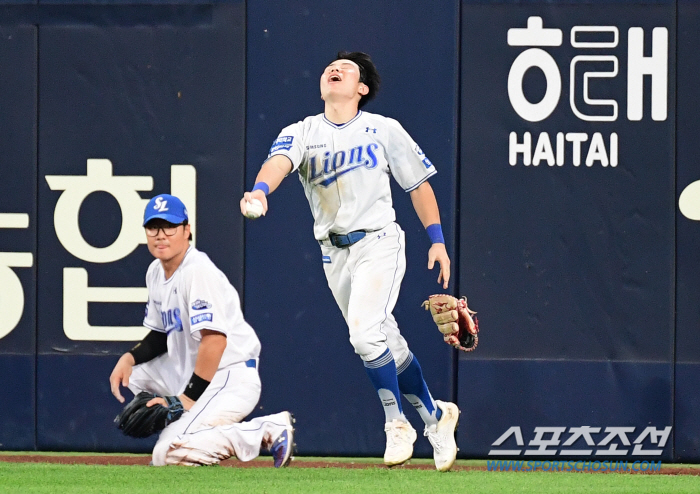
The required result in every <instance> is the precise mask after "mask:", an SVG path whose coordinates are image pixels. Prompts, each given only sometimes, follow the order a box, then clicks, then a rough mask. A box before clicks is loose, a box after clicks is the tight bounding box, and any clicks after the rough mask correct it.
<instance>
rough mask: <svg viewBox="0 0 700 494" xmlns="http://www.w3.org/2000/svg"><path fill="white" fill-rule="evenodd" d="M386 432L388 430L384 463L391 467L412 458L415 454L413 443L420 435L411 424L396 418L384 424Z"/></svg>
mask: <svg viewBox="0 0 700 494" xmlns="http://www.w3.org/2000/svg"><path fill="white" fill-rule="evenodd" d="M384 432H386V451H384V464H385V465H386V466H389V467H391V466H394V465H401V464H402V463H405V462H406V461H408V460H410V459H411V456H413V443H415V442H416V438H417V437H418V434H416V430H415V429H414V428H413V427H411V424H409V423H408V422H402V421H401V420H396V419H394V420H392V421H391V422H387V423H386V424H385V425H384Z"/></svg>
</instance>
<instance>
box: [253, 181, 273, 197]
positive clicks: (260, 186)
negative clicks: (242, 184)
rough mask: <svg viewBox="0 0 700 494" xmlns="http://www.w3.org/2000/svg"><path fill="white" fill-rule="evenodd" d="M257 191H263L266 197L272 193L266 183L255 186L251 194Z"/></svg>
mask: <svg viewBox="0 0 700 494" xmlns="http://www.w3.org/2000/svg"><path fill="white" fill-rule="evenodd" d="M256 190H262V191H263V192H264V193H265V195H268V194H269V193H270V186H269V185H267V184H266V183H265V182H258V183H257V184H255V185H254V186H253V190H251V192H254V191H256Z"/></svg>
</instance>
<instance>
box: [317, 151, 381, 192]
mask: <svg viewBox="0 0 700 494" xmlns="http://www.w3.org/2000/svg"><path fill="white" fill-rule="evenodd" d="M377 149H379V144H377V143H376V142H372V143H370V144H367V145H366V146H357V147H354V148H352V149H348V150H347V151H337V152H336V153H334V154H331V153H330V152H329V151H326V152H325V153H323V155H313V156H310V157H309V169H308V172H307V177H306V178H307V180H308V181H309V183H311V184H312V185H320V186H321V187H328V186H329V185H331V184H332V183H333V182H335V181H336V180H338V178H339V177H340V176H341V175H345V174H346V173H349V172H351V171H354V170H358V169H360V168H366V169H368V170H371V169H373V168H376V167H377V165H378V164H379V160H378V159H377V153H376V151H377Z"/></svg>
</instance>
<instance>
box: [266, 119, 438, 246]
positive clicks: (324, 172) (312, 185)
mask: <svg viewBox="0 0 700 494" xmlns="http://www.w3.org/2000/svg"><path fill="white" fill-rule="evenodd" d="M280 154H281V155H284V156H287V157H288V158H289V159H290V160H291V162H292V164H293V170H298V172H299V180H300V181H301V183H302V185H303V186H304V191H305V193H306V198H307V199H308V201H309V205H310V206H311V212H312V214H313V216H314V220H315V223H314V236H315V237H316V238H317V239H318V240H322V239H325V238H327V237H328V233H329V232H332V233H340V234H344V233H348V232H351V231H355V230H380V229H381V228H384V227H385V226H386V225H388V224H389V223H391V222H392V221H394V220H395V219H396V213H395V211H394V208H393V205H392V201H391V188H390V183H389V176H390V175H393V177H394V179H396V181H397V182H398V184H399V185H400V186H401V187H402V188H403V189H404V190H405V191H406V192H410V191H412V190H414V189H415V188H417V187H418V186H419V185H420V184H422V183H423V182H425V181H426V180H427V179H428V178H429V177H431V176H432V175H434V174H435V173H436V170H435V167H434V166H433V164H432V163H431V162H430V160H429V159H428V158H427V157H426V156H425V154H424V153H423V151H422V150H421V148H420V147H418V145H417V144H416V143H415V142H414V141H413V139H411V136H410V135H408V133H407V132H406V131H405V130H404V128H403V127H402V126H401V124H399V123H398V122H397V121H396V120H394V119H392V118H387V117H384V116H382V115H377V114H373V113H367V112H363V111H359V112H358V113H357V115H356V116H355V117H354V118H353V119H352V120H350V121H349V122H346V123H344V124H342V125H336V124H334V123H333V122H331V121H330V120H328V119H327V118H326V117H325V115H324V114H319V115H315V116H311V117H307V118H306V119H304V120H303V121H301V122H297V123H295V124H292V125H290V126H288V127H285V128H284V129H283V130H282V132H280V134H279V137H278V138H277V139H276V140H275V142H274V143H273V144H272V148H271V149H270V154H269V157H272V156H276V155H280Z"/></svg>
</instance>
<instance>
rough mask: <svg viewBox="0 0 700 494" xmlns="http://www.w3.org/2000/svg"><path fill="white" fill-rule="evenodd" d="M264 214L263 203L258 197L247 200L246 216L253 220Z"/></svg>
mask: <svg viewBox="0 0 700 494" xmlns="http://www.w3.org/2000/svg"><path fill="white" fill-rule="evenodd" d="M262 214H263V204H262V202H260V200H258V199H251V200H250V201H246V204H245V216H246V218H249V219H251V220H254V219H256V218H260V216H262Z"/></svg>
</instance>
